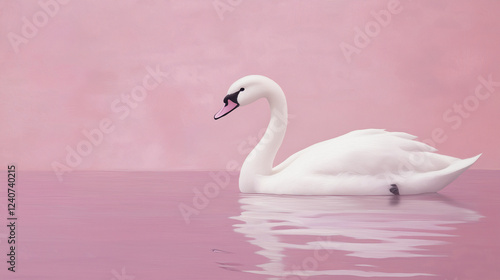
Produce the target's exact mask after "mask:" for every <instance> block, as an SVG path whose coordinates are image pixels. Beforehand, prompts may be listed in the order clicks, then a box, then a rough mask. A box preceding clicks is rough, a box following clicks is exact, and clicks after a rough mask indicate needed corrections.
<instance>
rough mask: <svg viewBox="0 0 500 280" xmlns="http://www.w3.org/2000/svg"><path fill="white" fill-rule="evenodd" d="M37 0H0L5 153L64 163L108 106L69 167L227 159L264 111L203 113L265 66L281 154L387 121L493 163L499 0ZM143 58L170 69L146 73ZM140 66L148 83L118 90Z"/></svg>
mask: <svg viewBox="0 0 500 280" xmlns="http://www.w3.org/2000/svg"><path fill="white" fill-rule="evenodd" d="M40 3H42V4H39V2H38V1H0V38H2V39H1V40H0V100H1V105H0V127H1V134H0V149H1V154H0V159H1V162H2V165H3V166H5V164H7V163H10V162H15V163H17V165H18V168H19V169H25V170H27V169H33V170H52V164H54V162H58V163H61V164H65V165H66V164H67V162H66V157H67V155H68V150H67V148H68V147H70V148H71V149H77V147H78V145H79V143H81V142H82V141H84V140H85V139H86V137H85V136H84V135H83V133H82V131H83V130H88V131H92V130H94V129H97V128H99V126H100V123H101V122H102V121H104V127H105V130H106V129H107V130H108V132H109V133H104V134H103V136H102V139H99V137H97V136H96V137H97V138H96V139H97V140H95V143H96V144H93V145H92V147H91V151H88V155H85V156H83V157H82V158H81V159H80V160H79V161H76V160H74V159H73V160H74V162H73V165H74V166H72V167H71V168H70V169H76V170H95V169H103V170H124V169H125V170H130V169H133V170H172V169H175V170H180V169H224V168H226V164H227V163H228V162H231V161H233V160H234V161H235V162H236V163H241V162H242V161H243V159H244V158H245V157H246V154H245V152H246V151H247V150H248V149H249V147H250V146H251V143H252V142H254V141H255V139H254V138H255V137H257V136H258V135H259V131H261V129H263V128H264V127H265V126H266V125H267V120H268V117H269V112H268V111H267V106H266V104H265V103H264V102H258V103H257V104H252V106H249V107H242V108H239V109H237V110H236V111H234V112H233V113H231V114H230V115H229V116H227V117H224V118H223V119H221V120H218V121H214V120H213V114H214V113H215V112H216V111H217V110H219V109H220V107H221V105H222V99H223V97H224V95H225V93H226V90H227V88H228V87H229V85H230V84H231V83H232V82H233V81H234V80H236V79H237V78H239V77H241V76H244V75H247V74H264V75H267V76H269V77H271V78H273V79H275V80H276V81H277V82H278V83H280V84H281V86H282V87H283V89H284V90H285V92H286V93H287V98H288V103H289V112H290V114H291V115H292V116H291V119H290V123H289V129H288V131H287V136H286V138H285V141H284V143H283V146H282V149H281V150H280V152H279V154H278V160H283V159H284V158H286V157H287V156H289V155H290V154H292V153H293V152H295V151H297V150H299V149H302V148H304V147H306V146H308V145H310V144H313V143H316V142H318V141H322V140H325V139H328V138H332V137H335V136H338V135H340V134H343V133H346V132H348V131H351V130H355V129H362V128H385V129H388V130H395V131H406V132H409V133H411V134H414V135H418V136H419V138H420V139H434V140H438V141H439V143H436V144H435V146H436V147H437V148H438V149H439V150H440V151H441V152H442V153H445V154H449V155H452V156H457V157H470V156H473V155H476V154H478V153H481V152H482V153H483V156H482V157H481V159H480V160H479V161H478V162H477V163H476V164H475V165H474V167H473V168H476V169H478V168H480V169H499V168H500V148H499V144H498V143H499V139H500V132H499V129H498V128H499V126H498V123H499V121H500V110H499V109H500V83H499V82H500V55H499V46H500V44H499V43H500V36H498V34H499V33H498V30H500V16H499V11H500V2H499V1H494V0H491V1H468V0H464V1H456V0H449V1H443V0H440V1H436V0H427V1H400V2H399V1H389V0H384V1H245V0H242V1H237V0H216V1H194V0H191V1H185V0H183V1H180V0H179V1H157V0H137V1H132V0H128V1H75V0H73V1H68V0H65V1H62V0H60V1H59V2H56V1H55V0H40ZM43 3H45V4H43ZM381 10H387V11H388V12H380V11H381ZM387 13H390V15H391V16H390V19H389V17H388V16H387ZM374 14H375V15H374ZM376 17H379V22H377V21H376ZM380 18H382V19H380ZM359 30H364V31H359ZM360 32H363V34H364V35H361V34H360ZM366 33H369V34H368V35H367V34H366ZM370 36H371V37H370ZM343 50H344V51H343ZM346 50H350V51H351V52H352V53H350V54H348V53H346ZM148 69H150V70H149V72H151V71H152V70H151V69H153V70H154V69H156V71H160V72H164V73H167V72H168V73H169V74H168V77H167V78H165V77H162V76H161V75H160V76H157V77H156V78H157V80H158V81H159V82H160V83H159V84H158V85H157V86H156V87H153V86H151V85H152V84H154V83H153V82H154V81H153V80H151V79H149V78H148V75H149V72H148ZM479 77H483V78H484V79H485V80H488V79H490V80H492V81H493V82H491V81H490V83H489V85H485V84H488V83H485V82H484V81H483V82H481V78H479ZM144 80H146V83H147V84H146V85H149V88H150V90H149V91H147V96H144V95H141V97H142V98H143V99H141V100H140V101H134V103H133V104H132V105H125V103H124V102H123V101H121V99H120V98H121V95H122V94H126V95H130V93H131V91H137V92H139V93H141V92H140V89H141V88H140V87H138V86H141V85H143V83H144ZM497 81H499V82H497ZM476 90H478V92H477V93H475V92H476ZM137 92H136V93H137ZM475 94H476V95H475ZM464 102H465V103H464ZM454 104H459V105H460V106H462V109H461V110H463V112H460V111H459V110H460V109H458V107H457V105H454ZM127 106H128V107H127ZM130 106H135V108H131V107H130ZM127 108H128V109H127ZM80 148H81V149H82V151H83V149H84V148H85V147H83V146H82V147H80ZM87 148H88V147H87Z"/></svg>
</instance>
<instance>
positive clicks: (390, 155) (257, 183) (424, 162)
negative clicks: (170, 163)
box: [214, 75, 480, 195]
mask: <svg viewBox="0 0 500 280" xmlns="http://www.w3.org/2000/svg"><path fill="white" fill-rule="evenodd" d="M260 98H266V99H267V101H268V103H269V107H270V109H271V120H270V122H269V125H268V127H267V130H266V132H265V134H264V136H263V137H262V139H261V140H260V142H259V143H258V144H257V145H256V146H255V148H254V149H253V151H252V152H251V153H250V154H249V156H248V157H247V158H246V159H245V162H244V163H243V165H242V167H241V171H240V179H239V187H240V191H241V192H244V193H270V194H295V195H391V194H394V195H399V194H402V195H406V194H420V193H429V192H437V191H439V190H441V189H442V188H444V187H445V186H446V185H447V184H449V183H450V182H452V181H453V180H454V179H455V178H457V177H458V176H459V175H460V174H461V173H462V172H463V171H465V170H466V169H467V168H468V167H469V166H471V165H472V164H473V163H474V162H475V161H476V160H477V159H478V158H479V156H480V154H479V155H477V156H475V157H472V158H468V159H458V158H454V157H450V156H445V155H440V154H436V153H434V152H435V151H436V149H434V148H433V147H431V146H429V145H427V144H424V143H421V142H418V141H415V140H413V139H415V138H416V137H415V136H412V135H410V134H407V133H402V132H387V131H385V130H383V129H365V130H356V131H352V132H349V133H347V134H345V135H342V136H340V137H337V138H333V139H330V140H326V141H323V142H320V143H317V144H314V145H312V146H310V147H308V148H306V149H304V150H302V151H299V152H297V153H295V154H293V155H292V156H290V157H289V158H288V159H286V160H285V161H284V162H282V163H281V164H279V165H277V166H276V167H273V161H274V158H275V156H276V153H277V151H278V149H279V147H280V145H281V142H282V141H283V138H284V136H285V130H286V126H287V118H288V113H287V104H286V99H285V94H284V93H283V90H282V89H281V88H280V86H279V85H278V84H277V83H276V82H274V81H273V80H271V79H269V78H267V77H264V76H260V75H251V76H246V77H243V78H241V79H239V80H237V81H236V82H234V83H233V84H232V85H231V87H230V88H229V90H228V93H227V95H226V97H225V98H224V106H223V107H222V109H221V110H220V111H219V112H217V113H216V114H215V116H214V118H215V119H219V118H221V117H223V116H225V115H227V114H229V113H230V112H231V111H233V110H234V109H236V108H237V107H239V106H244V105H247V104H250V103H252V102H254V101H256V100H257V99H260Z"/></svg>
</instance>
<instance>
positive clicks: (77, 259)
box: [0, 170, 500, 280]
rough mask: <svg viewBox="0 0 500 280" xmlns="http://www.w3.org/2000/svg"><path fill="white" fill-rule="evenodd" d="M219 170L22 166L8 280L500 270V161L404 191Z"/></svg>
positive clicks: (454, 275)
mask: <svg viewBox="0 0 500 280" xmlns="http://www.w3.org/2000/svg"><path fill="white" fill-rule="evenodd" d="M211 174H212V175H211ZM214 174H215V173H210V172H178V173H161V172H157V173H155V172H73V173H71V175H69V176H67V177H66V178H65V180H64V181H63V182H59V181H57V178H56V177H55V175H54V174H53V173H50V172H46V173H44V172H23V171H22V170H20V171H18V183H17V185H16V188H17V203H16V207H17V217H18V221H17V227H16V231H17V233H16V242H17V243H16V244H17V252H16V257H17V258H16V272H10V271H8V270H7V267H8V264H7V263H6V260H7V256H6V254H7V253H6V252H7V241H6V240H7V239H6V237H7V236H8V235H7V234H8V232H7V230H6V229H7V227H6V226H5V225H6V224H7V220H6V219H7V215H6V212H7V198H6V190H3V191H1V192H0V194H1V196H0V199H1V200H0V207H1V208H0V213H1V217H0V218H1V221H2V222H1V224H2V226H1V227H0V248H1V249H0V252H1V257H0V260H1V263H2V265H1V272H0V279H51V280H53V279H61V280H63V279H64V280H66V279H75V280H77V279H82V280H83V279H85V280H89V279H92V280H100V279H102V280H110V279H116V280H132V279H134V280H153V279H347V280H349V279H367V278H368V277H369V278H375V279H412V280H413V279H430V280H434V279H449V280H453V279H457V280H464V279H482V280H484V279H500V267H499V263H498V258H499V257H500V242H499V241H498V240H499V238H498V236H499V234H500V213H499V211H498V210H499V207H498V203H499V202H500V188H499V187H500V171H477V170H471V171H467V172H465V173H464V174H463V175H462V176H461V177H460V178H459V179H458V180H457V181H455V182H454V183H452V184H451V185H450V186H448V187H447V188H446V189H444V190H443V191H442V192H441V193H439V194H429V195H419V196H403V197H399V198H397V197H391V196H384V197H299V196H274V195H244V194H240V193H239V191H238V189H237V174H226V173H225V172H223V173H219V174H218V176H213V175H214ZM227 180H229V182H228V184H227V186H226V187H225V188H220V187H218V185H217V184H220V185H221V186H225V184H226V182H227ZM221 182H222V183H221ZM4 189H6V188H4ZM204 190H205V191H206V192H207V194H208V195H209V196H211V197H207V198H206V199H204V198H201V196H202V195H201V194H199V193H198V194H196V193H197V191H200V192H201V193H203V191H204ZM193 198H195V200H194V201H193ZM180 208H181V209H183V210H184V211H187V212H185V213H184V217H183V215H182V214H181V211H180V210H179V209H180ZM189 211H191V212H189ZM4 224H5V225H4Z"/></svg>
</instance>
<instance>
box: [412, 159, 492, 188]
mask: <svg viewBox="0 0 500 280" xmlns="http://www.w3.org/2000/svg"><path fill="white" fill-rule="evenodd" d="M481 155H482V154H479V155H477V156H474V157H471V158H466V159H457V160H456V161H455V162H453V163H452V164H450V165H449V166H448V167H446V168H443V169H441V170H436V171H433V172H428V173H425V174H422V176H419V177H420V178H414V179H415V180H416V181H419V183H417V182H416V181H414V182H413V183H410V185H414V186H415V187H416V188H411V189H409V190H408V193H407V192H405V194H415V193H425V192H438V191H440V190H441V189H443V188H444V187H445V186H446V185H448V184H449V183H451V182H452V181H453V180H455V179H456V178H457V177H458V176H460V174H462V173H463V172H464V171H465V170H467V168H469V167H470V166H471V165H472V164H474V163H475V162H476V161H477V159H478V158H479V157H480V156H481Z"/></svg>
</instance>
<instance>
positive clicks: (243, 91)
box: [214, 75, 283, 120]
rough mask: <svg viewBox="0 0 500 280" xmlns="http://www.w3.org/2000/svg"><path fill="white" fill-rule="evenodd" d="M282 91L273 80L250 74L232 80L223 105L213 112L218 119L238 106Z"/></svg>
mask: <svg viewBox="0 0 500 280" xmlns="http://www.w3.org/2000/svg"><path fill="white" fill-rule="evenodd" d="M277 92H278V93H281V94H282V93H283V92H282V90H281V88H280V87H279V85H278V84H277V83H275V82H274V81H273V80H271V79H269V78H267V77H265V76H260V75H250V76H246V77H243V78H241V79H239V80H237V81H236V82H234V83H233V84H232V85H231V86H230V87H229V90H228V91H227V94H226V97H224V106H223V107H222V109H220V110H219V112H217V114H215V116H214V119H216V120H217V119H220V118H222V117H224V116H225V115H227V114H229V113H231V112H232V111H233V110H234V109H236V108H238V107H239V106H245V105H247V104H250V103H252V102H254V101H256V100H257V99H260V98H263V97H265V98H268V99H269V98H270V97H272V96H273V95H274V94H276V93H277Z"/></svg>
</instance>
